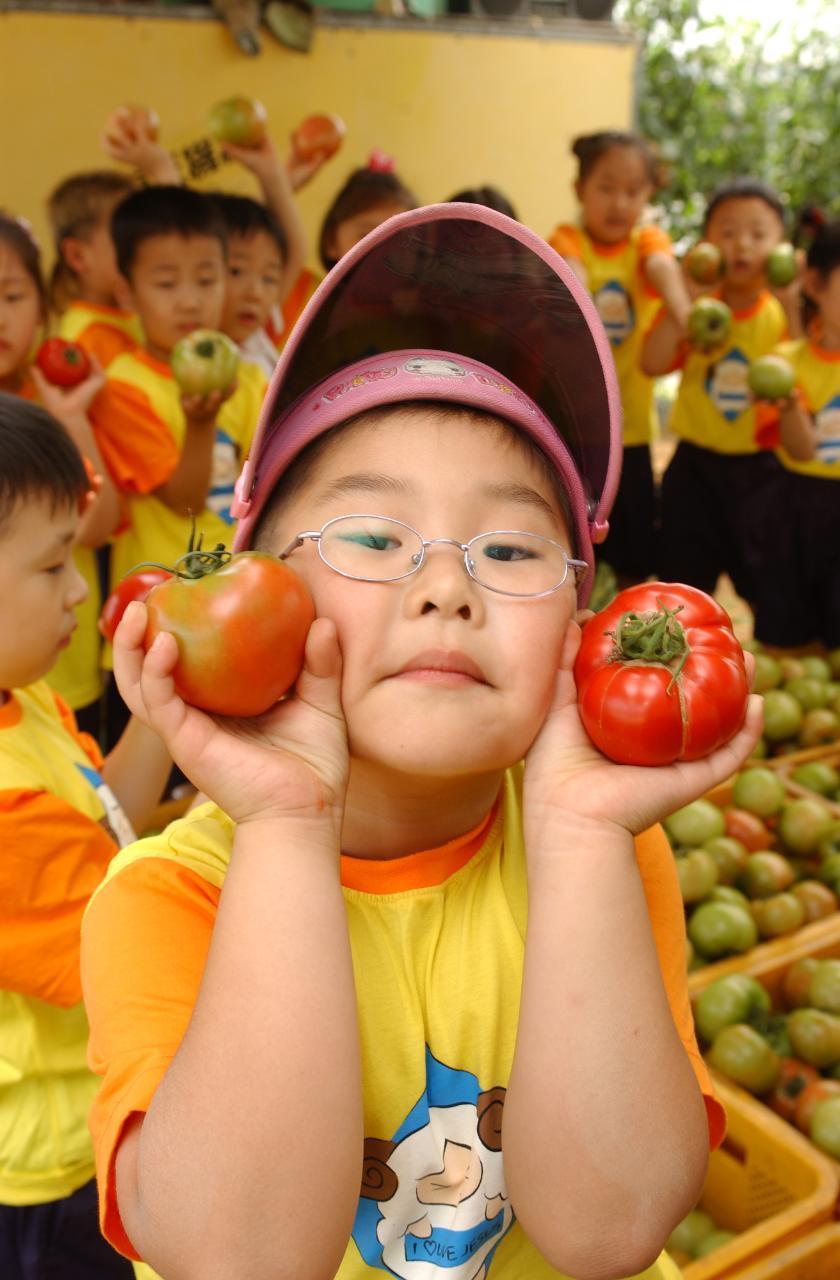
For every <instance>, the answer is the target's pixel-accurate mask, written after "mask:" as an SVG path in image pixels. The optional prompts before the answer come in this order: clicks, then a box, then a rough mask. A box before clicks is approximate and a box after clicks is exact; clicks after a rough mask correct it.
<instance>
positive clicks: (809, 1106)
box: [793, 1077, 840, 1133]
mask: <svg viewBox="0 0 840 1280" xmlns="http://www.w3.org/2000/svg"><path fill="white" fill-rule="evenodd" d="M838 1095H840V1080H823V1079H822V1077H820V1078H819V1079H818V1080H814V1081H813V1082H812V1083H811V1084H806V1086H805V1088H804V1089H803V1090H802V1091H801V1092H800V1094H799V1096H798V1097H797V1099H796V1104H795V1106H794V1113H793V1118H794V1123H795V1124H796V1127H797V1129H801V1130H802V1132H803V1133H807V1132H808V1130H809V1128H810V1127H811V1116H812V1115H813V1113H814V1107H816V1106H818V1104H819V1103H820V1102H825V1100H826V1098H836V1097H837V1096H838Z"/></svg>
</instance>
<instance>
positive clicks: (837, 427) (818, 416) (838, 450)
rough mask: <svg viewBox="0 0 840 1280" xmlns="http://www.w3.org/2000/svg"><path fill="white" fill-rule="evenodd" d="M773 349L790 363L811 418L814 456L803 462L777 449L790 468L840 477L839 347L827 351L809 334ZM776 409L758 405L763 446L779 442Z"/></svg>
mask: <svg viewBox="0 0 840 1280" xmlns="http://www.w3.org/2000/svg"><path fill="white" fill-rule="evenodd" d="M776 353H777V354H778V355H780V356H784V358H785V360H787V361H789V363H790V364H792V365H793V368H794V371H795V373H796V384H797V386H798V388H799V391H800V394H801V396H802V401H803V403H804V405H805V407H806V409H807V410H808V412H809V413H810V414H811V416H812V418H813V419H814V426H815V427H816V431H817V452H816V456H815V457H813V458H811V459H809V460H808V461H807V462H803V461H801V460H799V459H797V458H792V457H791V455H790V454H789V453H788V452H787V450H786V449H785V448H784V446H782V445H780V444H779V446H778V448H777V450H776V452H777V454H778V456H779V459H780V461H781V462H783V463H784V465H785V466H786V467H787V468H788V470H789V471H797V472H798V473H799V474H800V475H803V476H818V477H819V478H820V479H822V480H840V351H826V350H825V348H824V347H820V346H818V345H817V344H816V343H814V342H811V341H810V340H809V339H808V338H798V339H797V340H796V341H793V342H782V343H780V344H779V346H778V347H777V348H776ZM778 432H779V411H778V409H776V408H775V407H774V406H773V405H770V404H767V405H761V406H760V410H759V415H758V424H757V435H758V441H759V443H761V444H764V445H765V446H766V447H772V446H774V445H776V444H778Z"/></svg>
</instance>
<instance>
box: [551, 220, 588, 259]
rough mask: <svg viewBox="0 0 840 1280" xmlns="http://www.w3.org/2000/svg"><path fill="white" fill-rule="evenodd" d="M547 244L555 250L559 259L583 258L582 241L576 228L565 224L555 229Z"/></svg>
mask: <svg viewBox="0 0 840 1280" xmlns="http://www.w3.org/2000/svg"><path fill="white" fill-rule="evenodd" d="M548 243H549V244H550V245H551V247H552V249H556V250H557V252H558V253H559V254H560V257H561V258H578V259H582V258H583V241H582V240H581V238H580V231H579V230H578V228H577V227H571V226H568V225H567V224H563V225H562V226H559V227H555V228H554V230H553V231H552V233H551V236H550V237H549V241H548Z"/></svg>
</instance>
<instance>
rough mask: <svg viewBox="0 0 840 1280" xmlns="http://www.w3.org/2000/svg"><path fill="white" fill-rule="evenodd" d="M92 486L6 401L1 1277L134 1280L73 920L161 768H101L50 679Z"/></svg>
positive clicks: (147, 810) (71, 456)
mask: <svg viewBox="0 0 840 1280" xmlns="http://www.w3.org/2000/svg"><path fill="white" fill-rule="evenodd" d="M88 483H89V481H88V475H87V472H86V469H85V467H84V464H83V461H82V458H81V456H80V454H79V452H78V450H77V449H76V447H75V445H74V444H73V442H72V441H71V439H70V437H69V435H68V434H67V433H66V431H65V430H64V429H63V428H62V426H61V425H60V424H59V423H58V422H57V420H56V419H55V418H53V417H51V416H50V414H48V413H47V412H46V411H45V410H44V409H42V408H40V407H38V406H35V405H32V404H28V403H27V402H26V401H25V400H24V399H22V398H21V397H18V396H12V395H8V394H6V393H0V546H1V548H2V556H0V848H2V851H3V856H2V858H0V1043H2V1064H3V1069H2V1072H1V1073H0V1133H2V1135H3V1136H2V1141H0V1274H2V1275H3V1276H4V1277H6V1276H8V1277H10V1278H11V1277H14V1278H15V1280H41V1277H43V1276H46V1275H55V1276H68V1277H69V1276H73V1277H76V1278H77V1280H118V1278H122V1277H124V1278H125V1280H131V1268H130V1267H129V1266H127V1265H126V1264H125V1262H124V1260H123V1259H121V1258H120V1257H119V1256H118V1255H117V1254H116V1253H114V1252H113V1250H112V1249H110V1248H109V1246H108V1245H107V1244H106V1243H105V1241H104V1240H103V1239H102V1238H101V1236H100V1234H99V1231H98V1229H97V1223H96V1191H95V1186H94V1182H93V1173H94V1163H93V1151H92V1148H91V1142H90V1133H89V1131H88V1126H87V1115H88V1110H89V1108H90V1105H91V1102H92V1100H93V1096H94V1093H95V1091H96V1078H95V1077H94V1076H93V1075H92V1074H91V1072H90V1071H89V1070H88V1067H87V1064H86V1050H87V1041H88V1025H87V1019H86V1017H85V1011H84V1008H83V1006H82V1002H81V1001H82V993H81V979H80V974H79V928H80V923H81V918H82V913H83V911H84V909H85V906H86V904H87V901H88V898H89V897H90V895H91V893H92V892H93V890H94V889H95V888H96V886H97V884H98V883H99V882H100V881H101V879H102V877H103V875H104V874H105V870H106V868H107V866H108V863H109V862H110V860H111V859H112V858H113V856H114V854H115V853H116V852H117V851H118V849H119V848H120V846H121V845H125V844H128V843H129V842H130V841H131V840H133V839H134V829H135V828H136V829H137V830H142V829H143V827H144V825H145V824H146V822H147V821H148V818H149V816H150V814H151V812H152V810H153V807H154V805H155V804H156V802H157V800H158V797H159V794H160V791H161V789H162V787H163V783H164V780H165V778H166V774H167V772H168V769H169V758H168V756H167V754H166V751H165V749H164V748H163V746H162V744H161V743H160V741H159V739H157V738H156V736H155V735H154V734H151V733H150V732H149V730H148V729H147V728H146V727H145V726H144V725H141V724H139V723H138V722H137V721H136V720H135V721H132V723H131V725H130V726H129V727H128V728H127V729H126V733H125V736H124V738H123V740H122V741H121V742H120V743H119V746H118V747H117V749H116V750H115V751H114V752H113V753H112V754H111V755H110V756H108V757H106V758H104V759H103V757H102V755H101V753H100V751H99V748H98V746H97V744H96V743H95V741H94V740H93V738H91V737H90V736H89V735H88V734H86V733H82V732H80V730H79V728H78V726H77V724H76V721H75V718H74V716H73V713H72V711H71V710H70V709H69V708H68V707H67V705H66V703H64V702H63V700H62V699H61V698H60V697H59V695H58V694H56V693H55V692H54V691H53V690H52V689H51V688H50V687H49V686H48V685H47V683H46V681H45V677H47V676H48V675H49V673H50V669H51V667H52V665H53V663H54V662H55V660H56V658H57V657H58V655H59V654H60V653H61V652H63V651H65V649H66V646H67V643H68V641H69V638H70V636H71V634H72V632H73V628H74V626H75V623H76V620H75V616H74V615H75V609H76V608H77V607H78V606H79V605H80V604H81V603H83V601H84V598H85V595H86V586H85V583H84V580H83V579H82V577H81V576H80V574H79V573H78V572H77V570H76V569H75V566H74V563H73V557H72V554H71V550H72V546H73V543H74V541H75V540H76V538H78V537H79V536H82V535H83V532H84V525H85V522H86V521H88V520H89V519H90V517H91V513H92V507H91V506H90V495H89V494H88Z"/></svg>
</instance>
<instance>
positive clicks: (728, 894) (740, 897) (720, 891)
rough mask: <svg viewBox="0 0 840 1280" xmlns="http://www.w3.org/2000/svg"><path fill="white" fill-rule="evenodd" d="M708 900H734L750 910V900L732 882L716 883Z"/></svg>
mask: <svg viewBox="0 0 840 1280" xmlns="http://www.w3.org/2000/svg"><path fill="white" fill-rule="evenodd" d="M823 888H825V885H823ZM706 901H707V902H734V903H736V904H737V905H738V906H739V907H743V908H744V909H745V910H746V911H749V910H750V900H749V898H748V897H747V895H746V894H745V893H742V892H741V890H740V889H736V888H735V886H734V885H731V884H716V885H715V887H714V889H712V892H711V893H710V894H709V896H708V898H707V899H706Z"/></svg>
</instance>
